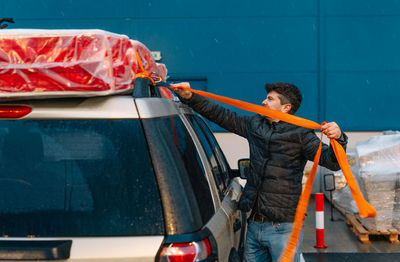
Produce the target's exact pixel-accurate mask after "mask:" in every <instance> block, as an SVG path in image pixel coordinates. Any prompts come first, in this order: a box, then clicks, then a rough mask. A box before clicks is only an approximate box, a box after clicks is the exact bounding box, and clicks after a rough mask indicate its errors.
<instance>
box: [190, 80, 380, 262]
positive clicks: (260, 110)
mask: <svg viewBox="0 0 400 262" xmlns="http://www.w3.org/2000/svg"><path fill="white" fill-rule="evenodd" d="M182 88H183V87H182ZM184 89H187V90H189V91H191V92H193V93H196V94H199V95H201V96H204V97H207V98H210V99H213V100H216V101H218V102H221V103H224V104H227V105H231V106H234V107H237V108H240V109H243V110H246V111H250V112H254V113H257V114H261V115H264V116H268V117H271V118H275V119H279V120H281V121H284V122H288V123H291V124H294V125H298V126H302V127H306V128H311V129H321V125H320V124H318V123H316V122H313V121H310V120H307V119H304V118H300V117H297V116H294V115H290V114H286V113H283V112H279V111H276V110H273V109H269V108H266V107H264V106H260V105H254V104H250V103H247V102H243V101H240V100H236V99H232V98H228V97H224V96H219V95H214V94H211V93H208V92H204V91H200V90H194V89H191V88H184ZM322 135H323V134H321V142H320V144H319V147H318V150H317V153H316V154H315V157H314V164H313V166H312V168H311V171H310V173H309V175H308V178H307V182H306V185H305V187H304V190H303V192H302V194H301V195H300V200H299V203H298V204H297V209H296V216H295V219H294V223H293V229H292V233H291V235H290V238H289V242H288V245H287V247H286V250H285V251H284V253H283V254H282V256H281V258H280V261H282V262H287V261H292V260H293V258H294V254H295V252H296V247H297V243H298V241H299V236H300V232H301V229H302V226H303V221H304V218H305V214H306V211H307V206H308V202H309V200H310V195H311V190H312V185H313V183H314V178H315V174H316V172H317V168H318V164H319V160H320V157H321V149H322ZM330 143H331V145H332V148H333V150H334V153H335V156H336V159H337V160H338V163H339V165H340V168H341V169H342V171H343V174H344V176H345V178H346V180H347V184H348V185H349V188H350V191H351V194H352V196H353V198H354V200H355V202H356V204H357V207H358V210H359V214H360V216H361V217H375V216H376V211H375V209H374V208H373V207H372V206H371V205H370V204H369V203H368V202H367V201H366V200H365V199H364V197H363V195H362V193H361V192H360V189H359V188H358V185H357V182H356V180H355V179H354V177H353V174H352V173H351V170H350V166H349V164H348V162H347V157H346V152H345V151H344V149H343V147H342V146H341V145H340V144H339V143H338V142H337V141H336V140H335V139H331V140H330Z"/></svg>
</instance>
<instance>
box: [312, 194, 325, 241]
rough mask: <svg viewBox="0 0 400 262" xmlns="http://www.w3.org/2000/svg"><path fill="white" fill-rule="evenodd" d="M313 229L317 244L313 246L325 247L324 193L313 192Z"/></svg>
mask: <svg viewBox="0 0 400 262" xmlns="http://www.w3.org/2000/svg"><path fill="white" fill-rule="evenodd" d="M315 229H316V237H317V244H316V245H315V246H314V247H315V248H327V246H325V243H324V231H325V230H324V194H322V193H315Z"/></svg>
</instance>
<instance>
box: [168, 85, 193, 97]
mask: <svg viewBox="0 0 400 262" xmlns="http://www.w3.org/2000/svg"><path fill="white" fill-rule="evenodd" d="M171 86H172V87H174V88H178V91H179V96H180V97H182V98H185V99H191V98H192V95H193V93H192V92H191V91H189V90H187V88H190V84H189V83H188V82H182V83H177V84H171Z"/></svg>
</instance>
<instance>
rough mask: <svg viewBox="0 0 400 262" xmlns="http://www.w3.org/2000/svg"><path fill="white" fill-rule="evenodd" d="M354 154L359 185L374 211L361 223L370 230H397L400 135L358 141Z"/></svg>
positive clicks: (398, 224)
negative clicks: (372, 214)
mask: <svg viewBox="0 0 400 262" xmlns="http://www.w3.org/2000/svg"><path fill="white" fill-rule="evenodd" d="M357 156H358V166H359V181H360V187H361V189H362V190H363V192H364V196H365V198H366V199H367V200H368V201H369V203H370V204H371V205H372V206H373V207H375V209H376V212H377V216H376V217H375V218H367V219H363V221H362V222H363V224H364V225H365V226H366V227H367V228H368V229H369V230H377V231H388V230H389V229H393V228H394V229H400V223H399V222H400V221H399V215H400V210H399V209H398V203H399V200H400V199H399V197H400V195H399V192H398V191H399V177H400V134H397V135H396V134H393V135H383V136H373V137H371V138H370V139H369V140H367V141H365V142H362V143H359V144H357Z"/></svg>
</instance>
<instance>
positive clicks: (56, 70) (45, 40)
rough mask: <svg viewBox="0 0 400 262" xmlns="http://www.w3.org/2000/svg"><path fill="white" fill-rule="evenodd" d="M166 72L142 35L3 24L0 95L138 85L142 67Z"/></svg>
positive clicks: (104, 91)
mask: <svg viewBox="0 0 400 262" xmlns="http://www.w3.org/2000/svg"><path fill="white" fill-rule="evenodd" d="M135 49H136V51H137V53H138V55H139V56H140V60H141V63H142V65H143V68H144V70H145V71H146V72H152V73H155V74H156V75H160V72H159V70H158V67H157V65H156V63H155V62H154V60H153V58H152V55H151V53H150V51H149V50H148V49H147V48H146V46H144V45H143V44H142V43H140V42H139V41H135V40H130V39H129V38H128V37H127V36H125V35H119V34H114V33H110V32H107V31H102V30H37V29H29V30H28V29H13V30H0V98H2V99H4V98H8V99H10V98H15V99H21V98H40V97H59V96H97V95H108V94H114V93H120V92H125V91H127V90H130V89H132V88H133V83H134V80H135V76H136V74H137V73H139V72H141V71H142V70H141V68H140V66H139V65H138V59H137V55H136V52H135Z"/></svg>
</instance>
